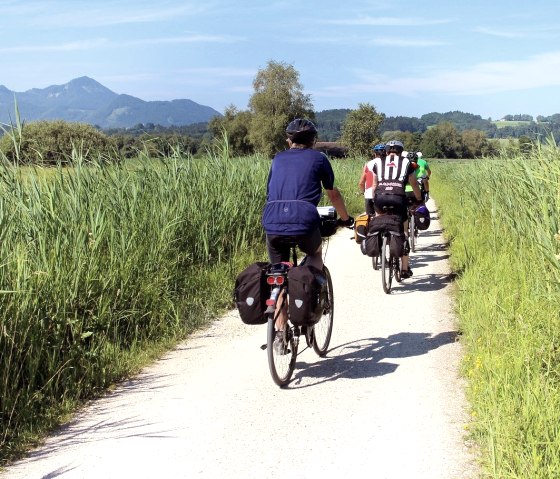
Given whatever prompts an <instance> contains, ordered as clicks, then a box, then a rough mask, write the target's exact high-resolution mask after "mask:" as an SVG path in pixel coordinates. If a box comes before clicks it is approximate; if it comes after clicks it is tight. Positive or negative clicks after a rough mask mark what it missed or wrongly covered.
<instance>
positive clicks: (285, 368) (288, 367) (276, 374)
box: [266, 314, 297, 387]
mask: <svg viewBox="0 0 560 479" xmlns="http://www.w3.org/2000/svg"><path fill="white" fill-rule="evenodd" d="M286 328H287V329H286V331H287V332H286V334H287V336H288V337H287V344H286V354H278V353H277V352H276V351H275V350H274V345H273V343H274V338H275V337H276V327H275V320H274V314H269V315H268V328H267V335H266V354H267V356H268V368H269V370H270V375H271V376H272V380H273V381H274V382H275V383H276V384H277V385H278V386H280V387H283V386H286V385H287V384H288V383H289V382H290V379H292V374H293V373H294V369H295V367H296V357H297V349H296V345H295V341H294V335H293V333H292V330H291V329H290V328H289V325H286Z"/></svg>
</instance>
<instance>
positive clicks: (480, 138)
mask: <svg viewBox="0 0 560 479" xmlns="http://www.w3.org/2000/svg"><path fill="white" fill-rule="evenodd" d="M461 142H462V143H463V155H462V157H463V158H476V157H480V156H483V155H487V154H488V153H490V152H491V151H492V148H491V146H490V143H489V142H488V139H487V138H486V135H485V133H484V132H483V131H480V130H465V131H463V132H462V133H461Z"/></svg>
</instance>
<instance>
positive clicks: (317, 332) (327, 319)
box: [312, 266, 334, 356]
mask: <svg viewBox="0 0 560 479" xmlns="http://www.w3.org/2000/svg"><path fill="white" fill-rule="evenodd" d="M323 274H324V275H325V276H326V278H327V300H326V304H325V307H324V309H323V314H322V316H321V319H320V320H319V321H318V322H317V323H316V324H315V325H314V326H313V342H312V344H313V349H314V350H315V352H316V353H317V354H318V355H319V356H324V355H325V354H327V349H328V348H329V344H330V342H331V336H332V329H333V320H334V294H333V285H332V279H331V273H330V272H329V270H328V269H327V267H326V266H323Z"/></svg>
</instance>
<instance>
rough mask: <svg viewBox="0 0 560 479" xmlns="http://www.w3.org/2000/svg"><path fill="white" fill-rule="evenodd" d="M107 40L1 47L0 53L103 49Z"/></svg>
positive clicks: (107, 43) (107, 42)
mask: <svg viewBox="0 0 560 479" xmlns="http://www.w3.org/2000/svg"><path fill="white" fill-rule="evenodd" d="M109 44H110V43H109V41H108V40H107V39H105V38H97V39H91V40H83V41H78V42H64V43H58V44H52V45H19V46H14V47H0V53H41V52H70V51H81V50H91V49H94V48H103V47H107V46H108V45H109Z"/></svg>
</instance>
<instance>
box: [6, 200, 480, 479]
mask: <svg viewBox="0 0 560 479" xmlns="http://www.w3.org/2000/svg"><path fill="white" fill-rule="evenodd" d="M428 206H429V208H430V210H431V211H432V225H431V226H430V229H429V230H428V231H427V232H422V233H421V236H420V239H419V248H418V251H417V252H416V253H415V254H413V255H412V267H413V269H414V276H413V277H412V278H411V279H408V280H405V281H404V282H403V283H401V284H400V285H396V286H395V287H394V292H393V293H392V294H390V295H386V294H385V293H383V290H382V286H381V277H380V272H378V271H374V270H373V269H372V267H371V260H370V259H369V258H367V257H365V256H362V254H361V253H360V251H359V248H358V246H357V245H356V243H354V242H353V241H351V240H350V239H349V237H350V236H351V232H350V231H349V230H343V231H340V232H339V233H337V235H336V236H334V237H333V238H331V241H330V244H329V248H328V254H327V258H326V264H327V265H328V266H329V269H330V271H331V274H332V276H333V282H334V295H335V326H334V332H333V337H332V341H331V350H330V352H329V353H328V355H327V357H325V358H323V359H321V358H319V357H317V356H316V355H315V353H314V352H313V350H309V349H307V350H305V351H303V352H302V353H301V354H300V356H299V357H298V361H297V366H296V371H295V373H294V379H293V381H292V382H291V383H290V385H289V387H288V388H287V389H280V388H278V387H277V386H276V385H275V384H274V383H273V382H272V379H271V378H270V375H269V372H268V365H267V359H266V352H265V351H263V350H261V349H260V346H261V345H262V344H263V343H264V342H265V339H266V338H265V336H266V326H253V327H251V326H245V325H243V324H242V323H241V321H240V320H239V318H238V317H237V315H236V313H235V312H231V313H230V314H228V315H226V316H225V317H223V318H220V319H219V320H217V321H216V322H215V323H214V324H213V325H212V326H210V327H209V328H208V329H207V330H204V331H201V332H199V333H197V334H195V335H194V336H193V337H192V338H191V339H189V340H188V341H187V342H185V343H184V344H182V345H181V346H180V347H179V348H177V349H176V350H175V351H172V352H170V353H169V354H167V355H166V356H165V357H163V358H162V359H161V360H159V361H157V362H155V363H154V364H153V365H152V366H150V367H148V368H146V369H145V371H144V372H143V373H142V374H140V375H139V376H138V377H136V378H134V379H132V380H130V381H127V382H125V383H123V384H122V385H121V386H120V387H119V388H117V389H116V390H115V391H114V392H113V393H110V394H109V395H108V396H107V397H105V398H103V399H100V400H98V401H95V402H93V403H92V404H91V405H90V406H89V407H87V408H85V409H84V410H83V411H82V412H81V413H80V414H78V415H77V416H76V418H75V420H74V421H72V422H71V423H69V424H68V425H66V426H65V427H64V428H62V429H61V430H59V431H58V432H57V433H56V434H54V435H52V436H51V437H50V438H48V439H47V440H46V442H45V444H44V445H43V446H42V447H41V448H39V449H37V450H35V451H33V452H32V453H30V454H29V456H28V458H26V459H25V460H23V461H20V462H18V463H16V464H14V465H12V466H10V467H9V468H7V469H6V470H5V471H4V473H3V474H0V477H1V478H3V479H16V478H22V479H23V478H25V479H40V478H41V479H46V478H55V477H61V478H64V479H67V478H68V479H70V478H72V479H74V478H76V479H78V478H79V479H84V478H96V479H97V478H105V479H111V478H128V477H134V478H138V479H140V478H153V477H158V478H159V477H162V478H193V477H199V478H219V477H224V478H243V479H249V478H283V479H292V478H305V479H312V478H321V479H324V478H329V477H335V476H342V477H352V476H354V475H356V476H358V477H361V476H364V477H373V478H376V479H380V478H410V479H420V478H429V479H435V478H442V479H454V478H474V477H478V474H479V470H478V467H477V463H476V457H475V455H474V454H473V451H472V449H471V448H470V447H469V446H468V444H467V442H466V438H465V434H466V432H465V429H464V425H465V424H466V423H467V422H468V414H467V408H468V405H467V404H466V401H465V398H464V392H463V387H464V385H463V383H462V380H461V379H460V377H459V372H458V369H459V360H460V357H461V354H462V353H461V344H460V343H459V342H457V335H456V331H457V326H456V324H455V321H454V317H453V314H452V303H451V299H450V297H449V293H450V287H451V282H450V278H449V273H450V270H449V265H448V261H447V252H446V251H445V247H444V241H443V238H442V237H441V230H440V226H439V223H438V221H437V211H435V205H434V204H433V202H432V201H430V202H429V204H428Z"/></svg>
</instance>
